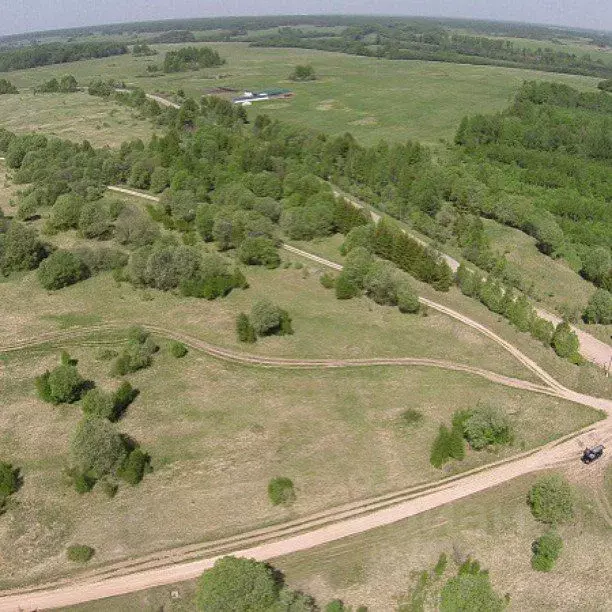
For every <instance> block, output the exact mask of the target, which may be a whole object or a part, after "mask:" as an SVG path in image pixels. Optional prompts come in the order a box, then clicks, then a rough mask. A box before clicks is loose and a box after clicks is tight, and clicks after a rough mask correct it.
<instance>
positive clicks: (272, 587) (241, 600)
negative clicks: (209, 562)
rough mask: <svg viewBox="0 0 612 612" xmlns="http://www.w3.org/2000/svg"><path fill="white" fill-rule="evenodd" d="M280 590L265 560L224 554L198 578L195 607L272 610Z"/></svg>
mask: <svg viewBox="0 0 612 612" xmlns="http://www.w3.org/2000/svg"><path fill="white" fill-rule="evenodd" d="M280 589H281V584H280V581H279V580H278V579H277V576H276V575H275V572H274V570H273V568H271V567H270V566H269V565H267V564H266V563H262V562H261V561H255V560H254V559H243V558H237V557H229V556H228V557H223V558H221V559H217V561H215V565H214V566H213V568H212V569H210V570H208V571H206V572H204V573H203V574H202V576H201V577H200V579H199V580H198V585H197V591H196V607H197V609H198V610H201V611H202V612H209V611H212V610H217V611H219V612H222V611H228V612H229V611H230V610H232V611H236V612H238V611H242V612H251V611H252V612H255V611H256V610H271V609H272V607H273V605H274V604H275V603H276V601H277V599H278V597H279V592H280Z"/></svg>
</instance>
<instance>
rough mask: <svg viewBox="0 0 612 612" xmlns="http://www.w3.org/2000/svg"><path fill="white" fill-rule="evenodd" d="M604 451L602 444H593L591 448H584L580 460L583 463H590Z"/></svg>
mask: <svg viewBox="0 0 612 612" xmlns="http://www.w3.org/2000/svg"><path fill="white" fill-rule="evenodd" d="M603 452H604V445H603V444H599V445H597V446H594V447H593V448H585V449H584V453H582V462H583V463H592V462H593V461H595V460H596V459H599V458H600V457H601V456H602V455H603Z"/></svg>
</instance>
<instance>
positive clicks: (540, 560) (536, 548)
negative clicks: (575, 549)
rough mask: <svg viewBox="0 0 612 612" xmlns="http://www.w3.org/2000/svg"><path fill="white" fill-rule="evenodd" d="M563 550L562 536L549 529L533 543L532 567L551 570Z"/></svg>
mask: <svg viewBox="0 0 612 612" xmlns="http://www.w3.org/2000/svg"><path fill="white" fill-rule="evenodd" d="M562 550H563V540H562V538H561V536H560V535H559V534H558V533H556V532H555V531H553V530H550V531H547V532H546V533H545V534H543V535H541V536H540V537H539V538H538V539H537V540H536V541H535V542H533V544H532V545H531V551H532V552H533V557H532V558H531V567H533V569H534V570H537V571H538V572H550V571H551V570H552V568H553V567H554V566H555V562H556V561H557V559H558V558H559V555H560V554H561V551H562Z"/></svg>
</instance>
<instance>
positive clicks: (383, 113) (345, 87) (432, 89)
mask: <svg viewBox="0 0 612 612" xmlns="http://www.w3.org/2000/svg"><path fill="white" fill-rule="evenodd" d="M210 46H212V47H214V48H215V49H217V50H218V51H219V53H220V54H221V55H222V56H223V57H225V58H226V59H227V64H226V65H224V66H220V67H219V68H214V69H207V70H202V71H198V72H185V73H176V74H168V75H161V76H154V75H151V73H147V72H146V66H147V64H150V63H159V62H160V61H161V60H162V59H163V52H165V51H167V50H168V49H172V48H176V47H177V45H157V46H156V48H158V49H159V51H160V54H159V55H157V56H154V57H152V58H138V57H133V56H131V55H126V56H118V57H113V58H108V59H100V60H89V61H82V62H76V63H72V64H70V63H69V64H63V65H62V66H44V67H41V68H38V69H36V70H23V71H17V72H11V73H10V75H8V76H9V78H10V79H11V81H13V82H14V83H15V84H16V85H17V86H18V87H33V86H36V85H37V84H39V83H40V82H42V81H44V80H47V79H49V78H51V77H52V76H56V77H57V76H60V75H62V74H66V73H69V74H73V75H74V76H75V77H76V78H77V79H78V81H79V82H80V83H81V84H86V83H88V82H89V81H90V80H91V79H93V78H99V77H101V78H105V79H107V78H113V79H116V80H124V81H125V82H126V84H128V85H132V86H138V87H142V88H143V89H145V90H146V91H147V92H159V93H175V92H176V91H177V90H178V89H181V88H182V89H183V90H184V91H185V92H186V93H187V94H188V95H192V96H195V97H198V96H200V95H202V94H203V93H204V92H205V91H206V89H208V88H212V87H218V86H224V87H232V88H234V89H237V90H244V89H256V90H257V89H263V88H270V87H288V88H291V89H293V90H294V91H295V92H296V94H297V95H296V97H295V98H294V99H293V100H290V101H283V100H278V101H270V102H265V103H261V104H259V105H257V106H256V107H252V108H251V109H250V111H249V112H250V113H251V115H252V116H254V114H255V113H257V112H266V113H270V114H271V115H273V116H274V117H277V118H278V119H281V120H285V121H290V122H295V123H298V124H300V125H308V126H310V127H313V128H316V129H318V130H322V131H325V132H326V133H328V134H341V133H344V132H346V131H350V132H351V133H353V134H354V135H355V136H356V137H357V138H358V139H360V140H361V141H363V142H364V143H369V144H371V143H375V142H378V141H379V140H380V139H388V140H392V141H403V140H406V139H412V140H419V141H421V142H423V143H429V144H435V143H437V142H438V141H439V139H447V140H451V139H452V138H453V136H454V134H455V131H456V129H457V126H458V125H459V121H460V120H461V118H462V117H463V116H464V115H466V114H469V113H474V112H475V111H476V110H477V111H478V112H481V113H487V112H493V111H498V110H502V109H503V108H505V107H506V106H507V105H508V102H509V100H510V99H511V98H512V96H513V95H514V93H515V92H516V90H517V89H518V87H519V86H520V84H521V83H522V81H523V80H529V79H542V80H547V81H553V80H554V81H560V82H564V83H567V84H569V85H573V86H575V87H578V88H581V89H591V88H593V87H594V86H595V85H596V83H597V79H595V78H591V77H582V76H571V75H562V74H550V73H540V72H536V71H531V70H521V69H513V68H497V67H492V66H468V65H461V64H445V63H440V62H424V61H402V60H397V61H391V60H377V59H374V58H366V57H357V56H350V55H345V54H340V53H329V52H324V51H315V50H306V49H265V48H252V47H249V46H248V45H247V44H246V43H215V44H211V45H210ZM303 63H310V64H312V65H313V66H314V68H315V71H316V72H317V74H318V75H319V80H317V81H314V82H310V83H293V82H291V81H289V80H288V79H287V76H288V75H289V73H290V72H291V71H292V69H293V67H294V66H295V65H296V64H303ZM5 97H9V96H5ZM9 118H10V116H9ZM15 121H18V118H17V119H15ZM30 124H32V122H31V121H30ZM57 129H59V128H57ZM129 135H130V131H129V129H126V130H125V137H126V138H127V137H128V136H129ZM135 135H136V133H135Z"/></svg>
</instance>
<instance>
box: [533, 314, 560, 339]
mask: <svg viewBox="0 0 612 612" xmlns="http://www.w3.org/2000/svg"><path fill="white" fill-rule="evenodd" d="M530 331H531V335H532V336H533V337H534V338H536V340H540V342H542V343H544V344H545V345H546V346H550V343H551V342H552V337H553V334H554V333H555V326H554V325H553V324H552V323H551V322H550V321H547V320H546V319H542V317H538V316H537V315H536V316H535V317H533V319H532V320H531V330H530Z"/></svg>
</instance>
